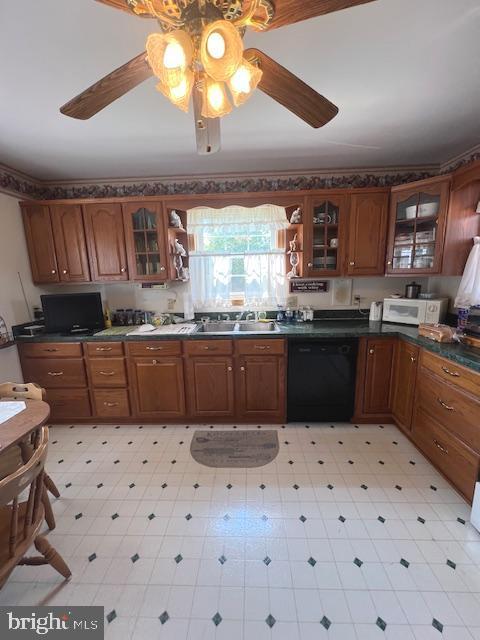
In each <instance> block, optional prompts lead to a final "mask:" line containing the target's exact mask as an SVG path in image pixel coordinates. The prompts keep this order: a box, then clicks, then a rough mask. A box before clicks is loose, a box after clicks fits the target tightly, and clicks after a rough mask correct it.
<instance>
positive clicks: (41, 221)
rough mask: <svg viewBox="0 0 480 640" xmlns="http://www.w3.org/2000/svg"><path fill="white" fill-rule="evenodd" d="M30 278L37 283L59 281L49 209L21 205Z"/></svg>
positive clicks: (38, 205) (42, 206) (43, 206)
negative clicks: (30, 271) (30, 272)
mask: <svg viewBox="0 0 480 640" xmlns="http://www.w3.org/2000/svg"><path fill="white" fill-rule="evenodd" d="M22 213H23V224H24V227H25V236H26V239H27V248H28V255H29V257H30V266H31V269H32V279H33V281H34V282H35V283H37V284H43V283H47V282H59V275H58V267H57V258H56V255H55V244H54V242H53V231H52V223H51V220H50V211H49V209H48V207H47V206H45V205H41V204H32V205H30V204H29V205H24V206H22Z"/></svg>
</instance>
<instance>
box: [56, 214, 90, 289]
mask: <svg viewBox="0 0 480 640" xmlns="http://www.w3.org/2000/svg"><path fill="white" fill-rule="evenodd" d="M50 216H51V220H52V227H53V237H54V240H55V251H56V255H57V263H58V270H59V278H60V282H88V281H89V280H90V270H89V266H88V254H87V245H86V240H85V231H84V228H83V216H82V207H81V206H80V205H68V204H61V205H52V206H51V207H50Z"/></svg>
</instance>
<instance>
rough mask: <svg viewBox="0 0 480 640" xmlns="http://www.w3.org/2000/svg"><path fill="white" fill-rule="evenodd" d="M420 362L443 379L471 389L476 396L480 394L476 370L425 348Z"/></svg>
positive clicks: (479, 383)
mask: <svg viewBox="0 0 480 640" xmlns="http://www.w3.org/2000/svg"><path fill="white" fill-rule="evenodd" d="M420 362H421V364H422V366H423V367H425V368H426V369H428V370H429V371H432V372H433V373H435V374H436V375H437V376H439V377H440V378H442V380H445V381H447V382H450V384H454V385H456V386H457V387H460V388H462V389H464V390H465V391H469V392H470V393H473V394H474V395H475V396H480V374H479V373H475V371H472V370H471V369H467V368H466V367H462V366H460V365H458V364H455V363H454V362H450V360H446V359H445V358H441V357H439V356H436V355H434V354H433V353H430V352H429V351H426V350H425V349H423V350H422V355H421V359H420Z"/></svg>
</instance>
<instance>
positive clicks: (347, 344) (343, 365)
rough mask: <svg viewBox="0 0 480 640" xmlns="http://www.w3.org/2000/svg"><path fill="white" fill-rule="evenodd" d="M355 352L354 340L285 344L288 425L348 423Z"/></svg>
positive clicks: (355, 361)
mask: <svg viewBox="0 0 480 640" xmlns="http://www.w3.org/2000/svg"><path fill="white" fill-rule="evenodd" d="M357 351H358V341H357V340H356V339H344V340H342V339H333V340H309V341H308V342H307V341H303V340H301V341H297V340H291V341H290V342H289V345H288V406H287V414H288V420H289V421H290V422H303V421H310V422H333V421H341V422H346V421H349V420H350V419H351V417H352V415H353V410H354V402H355V371H356V364H357Z"/></svg>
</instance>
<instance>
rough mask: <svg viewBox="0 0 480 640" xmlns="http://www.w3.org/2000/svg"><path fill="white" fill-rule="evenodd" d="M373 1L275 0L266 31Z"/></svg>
mask: <svg viewBox="0 0 480 640" xmlns="http://www.w3.org/2000/svg"><path fill="white" fill-rule="evenodd" d="M374 1H375V0H275V16H274V18H273V20H272V22H271V23H270V24H269V25H268V27H267V30H270V29H278V28H279V27H284V26H285V25H288V24H293V23H294V22H301V21H302V20H309V19H310V18H315V17H317V16H323V15H325V14H326V13H333V12H334V11H340V10H341V9H349V8H350V7H356V6H357V5H360V4H367V2H374Z"/></svg>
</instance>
